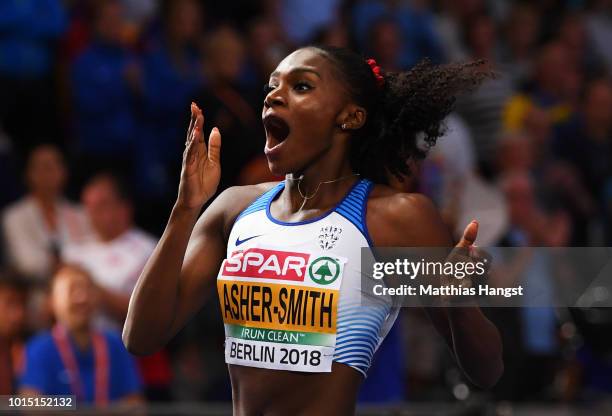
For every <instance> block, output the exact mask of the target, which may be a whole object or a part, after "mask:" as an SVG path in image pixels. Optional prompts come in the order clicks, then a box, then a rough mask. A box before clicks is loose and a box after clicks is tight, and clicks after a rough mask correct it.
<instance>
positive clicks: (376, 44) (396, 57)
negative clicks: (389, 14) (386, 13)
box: [367, 18, 405, 72]
mask: <svg viewBox="0 0 612 416" xmlns="http://www.w3.org/2000/svg"><path fill="white" fill-rule="evenodd" d="M367 42H368V45H367V50H368V55H371V56H372V57H373V58H375V59H376V62H377V63H378V65H380V66H381V67H382V68H383V69H384V70H385V71H387V72H399V71H401V70H403V69H405V68H402V63H401V60H400V59H401V53H402V48H403V39H402V33H401V29H400V27H399V26H398V24H397V23H396V22H395V20H393V19H390V18H388V19H381V20H379V21H377V22H375V23H374V24H373V25H372V27H371V28H370V35H369V36H368V41H367Z"/></svg>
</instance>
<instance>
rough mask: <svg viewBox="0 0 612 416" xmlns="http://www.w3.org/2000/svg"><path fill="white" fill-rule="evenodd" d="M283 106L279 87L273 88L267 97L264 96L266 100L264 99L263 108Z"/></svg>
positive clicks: (283, 101) (283, 100) (283, 102)
mask: <svg viewBox="0 0 612 416" xmlns="http://www.w3.org/2000/svg"><path fill="white" fill-rule="evenodd" d="M284 104H285V98H284V97H283V95H282V94H281V91H280V87H276V88H274V89H273V90H272V91H270V92H269V93H268V95H266V98H264V106H265V107H276V106H279V105H284Z"/></svg>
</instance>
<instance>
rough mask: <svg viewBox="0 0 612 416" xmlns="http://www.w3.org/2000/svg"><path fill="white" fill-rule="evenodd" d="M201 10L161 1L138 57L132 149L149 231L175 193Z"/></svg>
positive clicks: (196, 69)
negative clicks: (155, 30) (137, 122)
mask: <svg viewBox="0 0 612 416" xmlns="http://www.w3.org/2000/svg"><path fill="white" fill-rule="evenodd" d="M201 13H202V12H201V10H200V6H199V3H198V2H197V1H196V0H178V1H166V2H164V3H163V7H162V13H161V18H162V21H163V26H162V33H161V34H160V35H159V36H158V37H157V38H154V39H152V40H151V42H150V46H149V47H148V50H147V51H146V52H145V54H144V57H143V59H142V72H141V76H142V77H141V79H140V82H141V84H142V88H141V91H142V98H143V105H142V107H141V111H142V122H141V126H142V127H141V129H140V133H139V134H137V135H136V137H135V138H134V140H135V141H136V145H137V147H138V149H139V150H138V152H137V171H138V172H139V173H138V175H137V176H136V178H135V179H136V181H137V186H136V187H135V189H136V190H137V192H138V195H137V198H138V199H142V204H141V205H142V206H143V208H144V209H140V210H139V213H141V214H142V215H141V216H140V217H141V219H142V220H143V222H144V224H146V225H147V226H148V227H147V228H149V229H154V230H155V231H157V232H159V233H160V234H161V231H163V230H162V229H159V226H160V225H161V224H162V223H163V221H162V220H163V218H165V216H166V215H167V212H169V209H170V208H171V207H170V206H169V205H168V201H171V198H170V195H171V194H173V193H174V192H175V191H176V189H175V188H176V185H175V182H176V180H175V178H176V177H178V174H179V170H180V164H179V163H178V162H177V161H180V159H181V154H182V151H183V143H184V142H185V129H184V125H185V119H186V117H187V115H188V114H189V112H188V110H189V103H190V102H191V100H193V98H194V95H195V93H196V92H197V91H198V90H199V88H200V86H201V72H202V71H201V62H200V59H199V54H198V49H197V43H198V42H199V41H200V36H201V34H202V24H201V17H200V16H201Z"/></svg>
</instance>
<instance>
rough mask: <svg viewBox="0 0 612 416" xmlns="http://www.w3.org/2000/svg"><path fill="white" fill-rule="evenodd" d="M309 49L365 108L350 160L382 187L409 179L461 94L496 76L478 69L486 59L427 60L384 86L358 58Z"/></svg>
mask: <svg viewBox="0 0 612 416" xmlns="http://www.w3.org/2000/svg"><path fill="white" fill-rule="evenodd" d="M309 48H313V49H315V50H316V51H318V52H319V53H320V54H321V55H323V56H324V57H326V58H328V59H329V60H330V61H331V62H332V63H333V64H334V66H335V68H336V69H337V70H338V71H337V72H338V76H339V78H340V79H341V80H342V81H343V82H344V84H345V85H346V88H347V90H348V93H349V94H351V96H352V98H353V100H354V101H355V103H357V104H358V105H360V106H362V107H363V108H364V109H365V110H366V112H367V118H366V122H365V124H364V126H363V127H362V128H361V129H359V130H357V131H356V132H355V134H354V137H353V138H352V140H353V142H352V145H351V150H350V161H351V166H352V168H353V169H354V170H355V171H356V172H359V173H360V174H361V175H362V177H366V178H369V179H371V180H373V181H374V182H377V183H387V182H388V180H387V178H388V174H389V173H390V174H393V175H395V176H396V177H398V179H400V180H402V178H403V177H405V176H409V175H410V174H411V173H412V172H411V171H410V167H409V162H411V161H419V160H422V159H423V158H425V156H426V155H427V151H428V150H429V148H431V147H432V146H434V145H435V144H436V140H437V139H438V137H440V136H441V135H442V134H443V133H444V126H443V123H442V121H443V120H444V118H445V117H446V116H447V115H448V114H449V113H450V112H451V111H452V109H453V105H454V103H455V100H456V97H457V95H459V94H461V93H463V92H467V91H470V90H473V89H474V88H475V87H477V86H478V85H479V84H480V83H481V82H482V81H483V80H484V79H486V78H488V77H490V76H492V73H491V72H487V71H482V70H480V69H479V67H480V66H481V64H482V63H483V61H471V62H462V63H451V64H446V65H434V64H432V63H431V62H430V61H429V60H427V59H425V60H423V61H421V62H420V63H418V64H417V65H415V66H414V67H413V68H412V69H410V70H409V71H406V72H397V73H386V74H384V84H383V86H382V87H379V86H378V85H377V83H376V78H375V76H374V73H373V71H372V69H371V67H370V66H369V65H368V63H367V62H366V60H365V58H364V57H362V56H360V55H359V54H357V53H355V52H353V51H351V50H349V49H345V48H336V47H329V46H309ZM383 69H384V68H383ZM420 136H422V140H423V142H422V145H421V144H420V143H421V141H420V138H419V137H420Z"/></svg>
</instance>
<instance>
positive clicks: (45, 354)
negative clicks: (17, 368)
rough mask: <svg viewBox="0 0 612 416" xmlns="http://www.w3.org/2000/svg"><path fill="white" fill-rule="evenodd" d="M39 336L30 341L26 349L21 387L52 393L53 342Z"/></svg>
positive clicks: (20, 381)
mask: <svg viewBox="0 0 612 416" xmlns="http://www.w3.org/2000/svg"><path fill="white" fill-rule="evenodd" d="M45 338H46V337H45ZM45 338H43V336H42V335H41V336H39V337H36V338H34V339H33V340H31V341H30V342H28V344H27V345H26V351H25V363H24V364H25V365H24V369H23V373H22V374H21V377H20V378H19V387H20V388H24V387H25V388H32V389H36V390H38V391H39V392H40V393H42V394H49V393H50V383H49V380H50V378H51V377H50V376H49V374H50V370H51V368H50V366H49V365H50V363H51V360H52V357H51V355H52V354H51V353H52V350H51V348H52V347H53V344H52V343H51V342H48V341H49V340H48V339H45Z"/></svg>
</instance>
